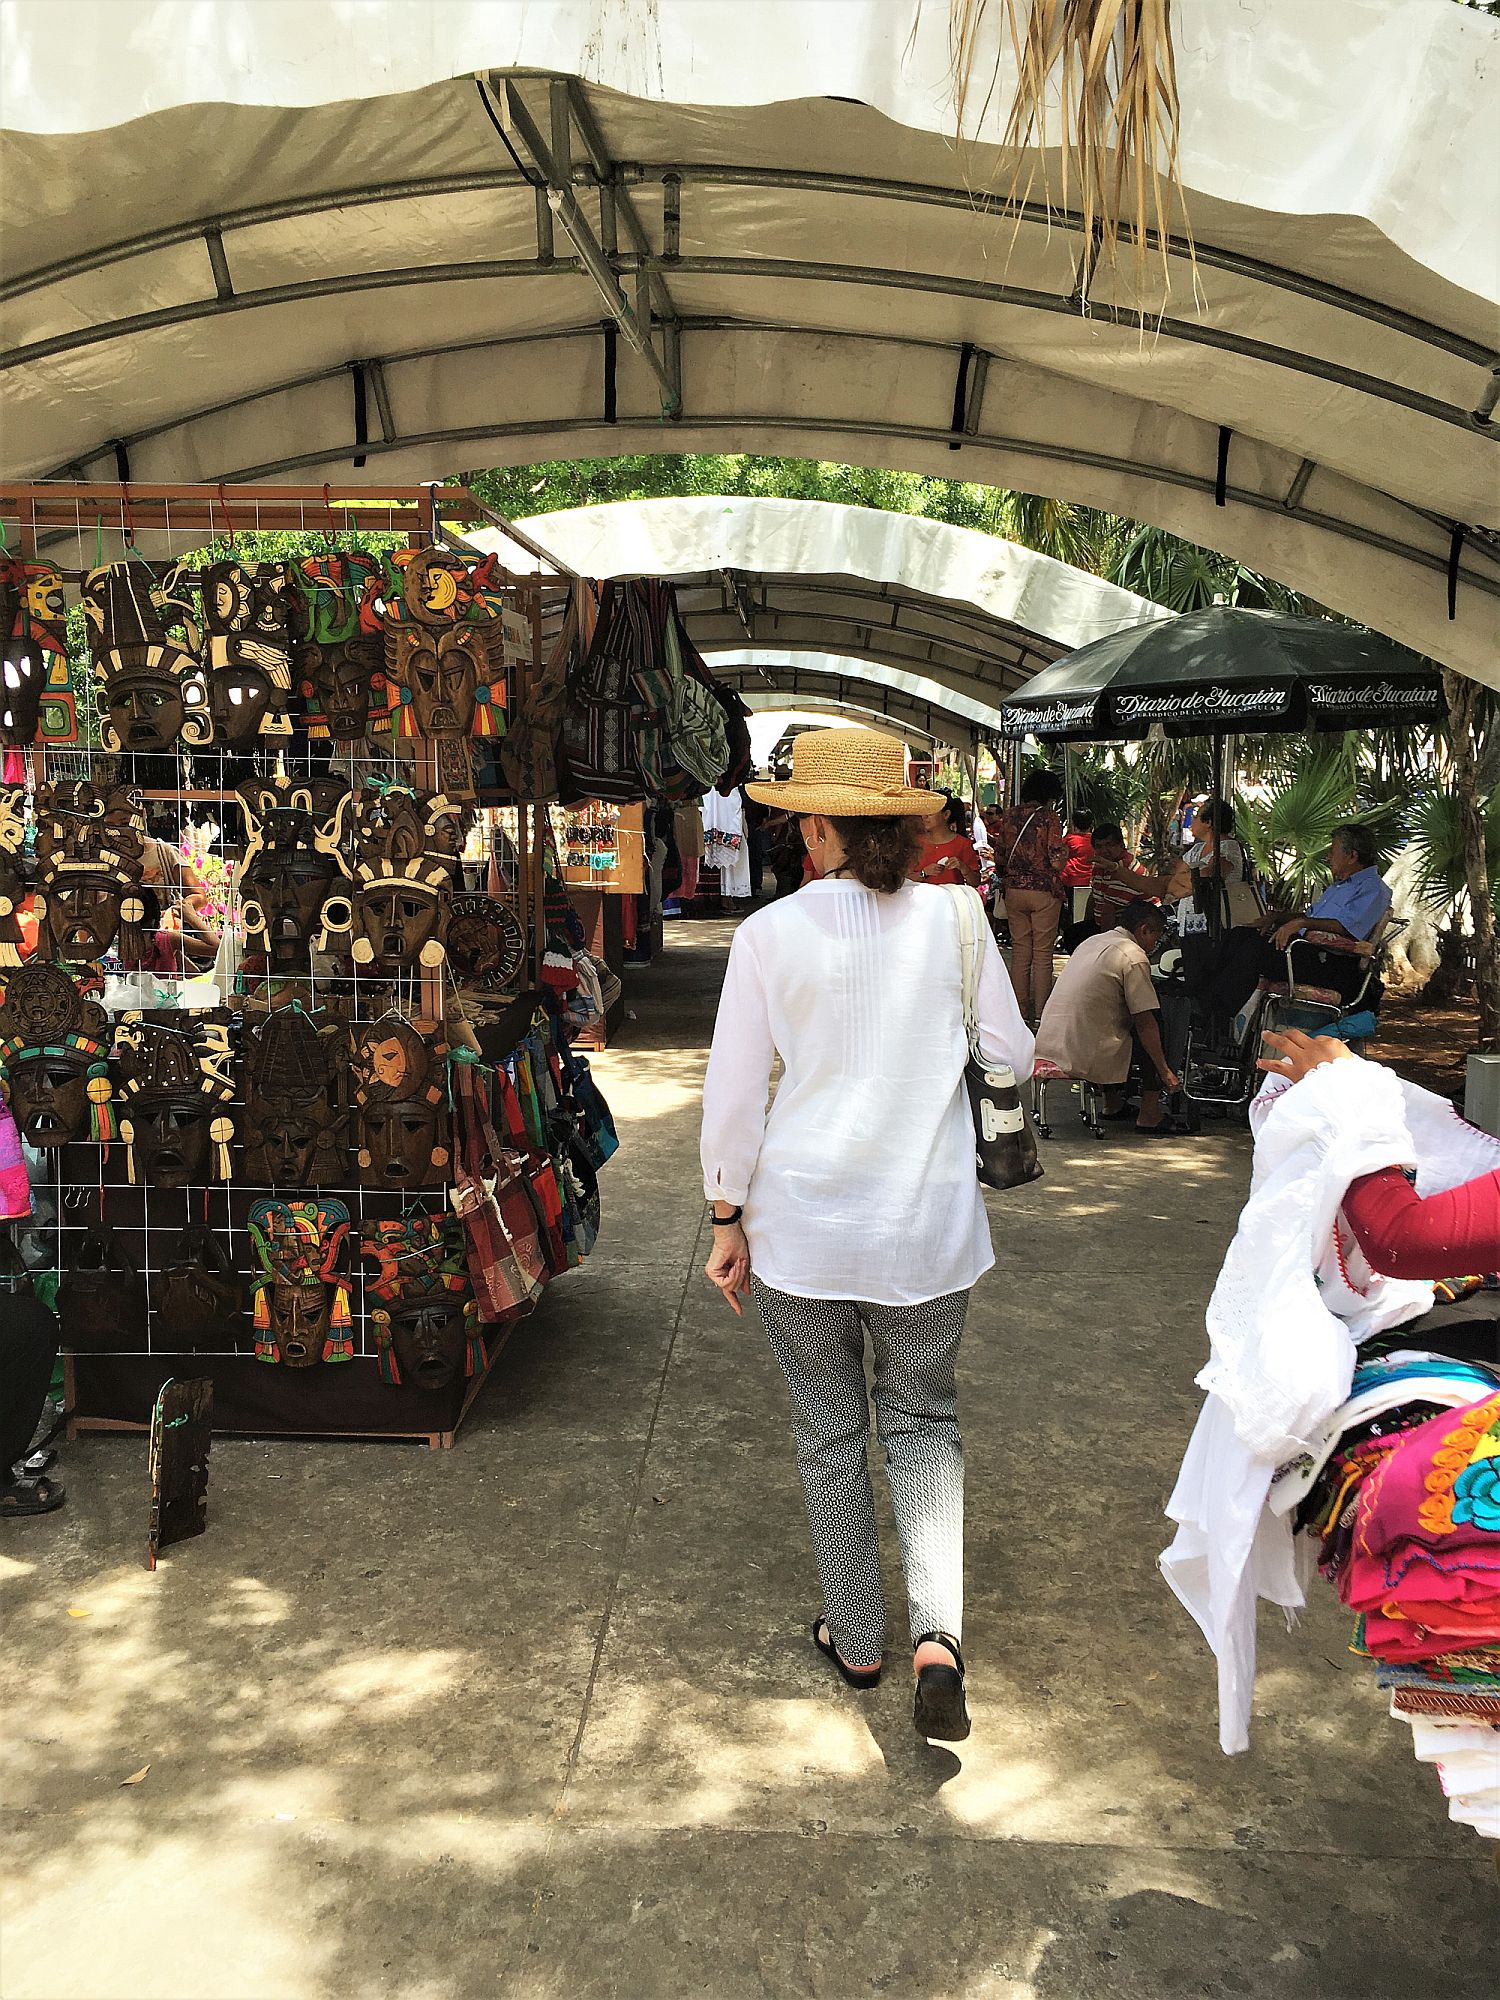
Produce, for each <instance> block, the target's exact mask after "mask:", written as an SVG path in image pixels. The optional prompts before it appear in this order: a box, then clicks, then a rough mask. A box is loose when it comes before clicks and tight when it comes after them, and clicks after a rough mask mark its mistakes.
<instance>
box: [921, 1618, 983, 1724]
mask: <svg viewBox="0 0 1500 2000" xmlns="http://www.w3.org/2000/svg"><path fill="white" fill-rule="evenodd" d="M927 1645H936V1646H945V1647H946V1648H947V1649H948V1651H949V1652H950V1653H951V1654H952V1655H953V1657H954V1659H955V1660H956V1661H957V1662H958V1664H957V1666H953V1667H943V1666H936V1665H934V1666H930V1667H923V1669H922V1671H921V1672H920V1673H919V1674H918V1675H917V1691H916V1695H915V1698H914V1700H913V1702H912V1712H911V1721H912V1727H913V1729H915V1730H916V1732H917V1734H918V1736H925V1737H927V1738H928V1739H929V1740H930V1741H932V1742H935V1743H962V1742H963V1740H964V1738H965V1737H966V1736H967V1735H968V1733H969V1726H970V1725H969V1710H968V1705H967V1703H966V1702H965V1701H964V1656H963V1654H962V1653H961V1652H960V1651H959V1645H958V1641H957V1639H955V1638H952V1637H951V1636H950V1635H949V1634H948V1633H947V1632H924V1633H923V1634H922V1636H921V1638H920V1639H918V1640H916V1641H915V1643H914V1644H913V1647H912V1651H913V1652H916V1651H917V1649H918V1648H919V1647H921V1646H927Z"/></svg>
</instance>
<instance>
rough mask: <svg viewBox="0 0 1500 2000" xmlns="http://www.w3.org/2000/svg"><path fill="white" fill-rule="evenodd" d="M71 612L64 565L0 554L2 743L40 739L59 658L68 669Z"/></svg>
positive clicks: (0, 707) (25, 743) (0, 727)
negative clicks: (66, 633) (66, 599)
mask: <svg viewBox="0 0 1500 2000" xmlns="http://www.w3.org/2000/svg"><path fill="white" fill-rule="evenodd" d="M66 617H67V607H66V605H65V604H64V602H63V594H62V576H61V573H60V572H59V571H57V570H55V569H53V567H52V565H51V564H50V563H23V562H17V561H15V560H14V559H13V558H12V557H10V556H4V557H0V649H3V659H0V744H15V745H18V746H20V747H23V748H24V747H25V745H27V744H29V743H34V742H35V741H36V736H37V730H38V728H39V727H40V726H41V723H42V717H43V705H44V697H45V696H46V694H47V692H48V690H49V687H50V685H51V681H52V678H53V674H54V670H55V663H56V662H57V661H58V660H59V659H60V660H61V661H62V664H63V668H64V672H65V673H66V668H67V659H68V649H67V644H66V641H65V639H64V637H63V632H64V621H65V620H66Z"/></svg>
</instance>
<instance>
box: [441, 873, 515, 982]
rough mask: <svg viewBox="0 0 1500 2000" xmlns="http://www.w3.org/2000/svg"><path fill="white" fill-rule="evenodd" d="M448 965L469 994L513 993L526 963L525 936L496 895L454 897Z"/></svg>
mask: <svg viewBox="0 0 1500 2000" xmlns="http://www.w3.org/2000/svg"><path fill="white" fill-rule="evenodd" d="M448 963H449V965H450V966H451V967H452V968H453V977H454V979H455V980H456V981H457V983H458V985H459V987H460V988H461V989H462V990H463V991H465V992H469V993H514V992H515V990H516V988H517V986H518V985H519V984H520V983H521V976H522V969H523V967H524V966H525V963H526V933H525V932H524V931H523V930H522V928H521V920H520V918H519V917H518V916H517V915H516V913H515V911H514V910H513V909H512V908H511V906H510V904H509V903H502V902H501V901H500V899H499V898H498V897H497V896H470V895H462V896H455V897H454V898H453V900H452V902H451V904H450V906H449V911H448Z"/></svg>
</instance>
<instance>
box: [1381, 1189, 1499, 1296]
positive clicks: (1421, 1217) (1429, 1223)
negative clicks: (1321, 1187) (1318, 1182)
mask: <svg viewBox="0 0 1500 2000" xmlns="http://www.w3.org/2000/svg"><path fill="white" fill-rule="evenodd" d="M1344 1215H1345V1217H1346V1218H1347V1220H1348V1223H1349V1227H1350V1228H1351V1229H1352V1230H1353V1231H1354V1235H1355V1239H1356V1241H1357V1242H1358V1244H1359V1247H1360V1249H1361V1250H1363V1251H1364V1253H1365V1255H1366V1257H1368V1258H1369V1260H1370V1264H1371V1266H1372V1268H1373V1269H1375V1270H1377V1271H1380V1272H1382V1273H1383V1274H1384V1275H1385V1276H1386V1277H1388V1278H1452V1277H1457V1276H1459V1275H1461V1274H1463V1275H1467V1274H1468V1273H1470V1272H1476V1271H1496V1270H1500V1172H1497V1173H1492V1174H1484V1175H1481V1177H1480V1178H1479V1179H1478V1180H1477V1181H1465V1182H1464V1184H1463V1185H1462V1187H1456V1188H1450V1189H1449V1190H1448V1191H1447V1193H1446V1194H1430V1195H1428V1196H1427V1197H1426V1199H1425V1200H1424V1199H1423V1198H1422V1196H1421V1195H1419V1194H1418V1193H1417V1191H1416V1189H1415V1188H1414V1187H1413V1186H1412V1184H1411V1182H1410V1181H1409V1180H1408V1179H1407V1178H1406V1176H1405V1174H1403V1173H1402V1172H1401V1170H1400V1168H1399V1167H1382V1168H1381V1170H1380V1172H1379V1173H1378V1174H1366V1175H1365V1176H1364V1178H1363V1179H1362V1180H1357V1181H1354V1182H1352V1183H1351V1185H1350V1187H1349V1191H1348V1193H1347V1194H1346V1195H1345V1196H1344Z"/></svg>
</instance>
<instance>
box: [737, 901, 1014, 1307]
mask: <svg viewBox="0 0 1500 2000" xmlns="http://www.w3.org/2000/svg"><path fill="white" fill-rule="evenodd" d="M976 903H977V898H976ZM978 914H979V920H980V930H981V937H982V941H983V946H984V955H983V959H982V962H981V965H980V976H979V983H978V991H977V994H976V1005H977V1013H978V1017H979V1030H980V1042H981V1047H982V1050H983V1053H984V1055H985V1057H986V1059H987V1060H990V1061H993V1062H998V1063H1006V1064H1009V1066H1010V1067H1011V1069H1013V1070H1014V1071H1015V1074H1016V1080H1017V1082H1018V1083H1024V1082H1025V1080H1026V1078H1027V1077H1029V1076H1030V1074H1031V1061H1032V1038H1031V1035H1030V1033H1029V1032H1028V1031H1027V1028H1026V1025H1025V1023H1024V1022H1023V1020H1022V1019H1021V1014H1020V1010H1019V1009H1018V1007H1017V1006H1016V1001H1015V995H1014V992H1013V990H1012V987H1011V983H1010V979H1009V976H1008V975H1007V973H1006V970H1005V966H1004V963H1003V961H1002V959H1001V957H1000V953H999V949H998V947H997V946H996V944H995V940H994V937H993V935H992V933H991V932H990V929H989V925H988V922H987V921H986V920H985V918H984V916H983V913H982V911H980V912H979V913H978ZM778 1055H779V1056H780V1058H781V1060H782V1063H783V1065H784V1069H785V1074H784V1075H783V1077H782V1079H781V1082H780V1085H779V1086H778V1088H777V1092H776V1099H775V1103H774V1104H773V1105H772V1107H771V1110H770V1113H769V1115H768V1114H767V1111H766V1097H767V1092H768V1089H769V1085H770V1078H771V1066H772V1062H773V1060H774V1058H775V1057H776V1056H778ZM966 1060H967V1050H966V1044H965V1038H964V1027H963V1003H962V987H961V981H960V966H959V946H958V923H957V916H956V912H955V910H954V906H953V898H952V896H951V894H950V892H949V891H948V890H946V889H943V888H938V887H934V886H928V885H925V884H919V883H907V884H906V885H905V886H904V887H903V888H901V889H899V890H897V891H896V893H895V894H894V895H890V896H882V895H877V894H876V893H875V892H874V891H873V890H870V889H865V888H861V887H860V885H859V884H858V883H856V882H853V881H849V880H846V879H844V878H836V879H834V880H828V881H821V882H810V883H808V884H807V885H806V887H804V888H802V889H800V890H799V891H798V892H797V894H796V895H795V896H789V897H786V898H783V899H782V900H781V901H779V902H776V903H772V904H770V905H769V906H768V907H767V908H765V909H763V910H758V911H756V913H755V914H754V916H752V917H749V918H747V919H746V921H745V922H744V923H743V924H741V925H740V927H739V930H738V931H737V932H736V933H735V939H734V945H733V948H732V950H731V951H730V954H729V967H728V970H727V972H726V974H725V978H724V990H723V994H722V996H721V998H720V1001H719V1013H718V1019H717V1021H716V1022H715V1024H714V1040H713V1050H712V1053H711V1054H710V1056H709V1062H708V1074H707V1077H706V1078H705V1080H704V1085H703V1134H702V1156H703V1174H704V1189H705V1192H706V1193H707V1195H708V1197H709V1199H710V1200H720V1201H729V1202H736V1203H739V1202H743V1204H744V1207H745V1232H746V1235H747V1237H748V1238H749V1242H750V1257H751V1267H752V1269H753V1270H754V1272H755V1273H756V1275H757V1276H758V1277H759V1278H760V1279H761V1280H762V1281H763V1282H764V1283H765V1284H767V1285H770V1286H772V1287H773V1288H774V1289H775V1290H777V1291H782V1292H792V1293H795V1294H796V1295H797V1296H799V1297H801V1298H839V1299H863V1300H869V1301H871V1302H873V1303H875V1304H879V1305H913V1304H916V1303H918V1302H919V1301H921V1300H923V1299H931V1298H940V1297H942V1296H943V1295H944V1294H945V1293H948V1292H957V1291H964V1290H967V1289H968V1287H969V1286H970V1285H972V1284H973V1283H974V1281H975V1280H976V1279H977V1278H978V1277H979V1276H980V1275H981V1273H982V1272H984V1271H987V1270H988V1269H989V1268H990V1266H991V1264H993V1263H994V1261H995V1259H994V1252H993V1250H992V1249H991V1247H990V1234H989V1223H988V1219H987V1217H986V1214H985V1208H984V1200H983V1197H982V1194H981V1191H980V1187H979V1183H978V1180H977V1179H976V1177H975V1173H974V1133H973V1126H972V1123H971V1120H970V1113H969V1105H968V1098H967V1095H966V1093H965V1090H964V1084H963V1072H964V1064H965V1061H966Z"/></svg>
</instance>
